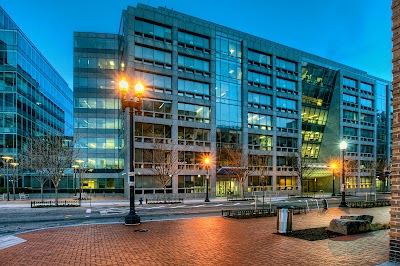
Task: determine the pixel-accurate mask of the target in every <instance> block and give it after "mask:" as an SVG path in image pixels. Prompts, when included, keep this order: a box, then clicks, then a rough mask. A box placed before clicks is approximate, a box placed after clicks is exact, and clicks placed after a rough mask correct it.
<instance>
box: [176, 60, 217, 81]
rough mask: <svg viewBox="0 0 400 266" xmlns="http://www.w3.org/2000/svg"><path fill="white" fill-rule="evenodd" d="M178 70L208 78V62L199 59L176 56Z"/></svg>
mask: <svg viewBox="0 0 400 266" xmlns="http://www.w3.org/2000/svg"><path fill="white" fill-rule="evenodd" d="M178 70H180V71H184V72H188V73H195V74H199V75H204V76H207V77H209V76H210V62H208V61H206V60H203V59H199V58H194V57H189V56H184V55H178Z"/></svg>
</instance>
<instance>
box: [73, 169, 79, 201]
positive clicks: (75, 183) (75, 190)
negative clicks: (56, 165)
mask: <svg viewBox="0 0 400 266" xmlns="http://www.w3.org/2000/svg"><path fill="white" fill-rule="evenodd" d="M72 167H73V168H74V182H73V183H74V196H76V171H77V170H76V168H78V167H79V165H76V164H74V165H73V166H72Z"/></svg>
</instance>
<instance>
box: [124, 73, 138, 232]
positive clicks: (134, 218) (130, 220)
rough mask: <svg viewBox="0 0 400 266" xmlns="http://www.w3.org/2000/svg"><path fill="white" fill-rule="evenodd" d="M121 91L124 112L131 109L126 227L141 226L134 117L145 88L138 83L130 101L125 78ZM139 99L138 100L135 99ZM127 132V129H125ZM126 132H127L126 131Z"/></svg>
mask: <svg viewBox="0 0 400 266" xmlns="http://www.w3.org/2000/svg"><path fill="white" fill-rule="evenodd" d="M119 89H120V91H121V93H122V98H121V102H122V111H123V112H125V109H126V108H129V124H130V131H129V133H130V134H129V143H130V147H129V158H130V162H129V165H130V167H129V174H128V176H129V213H128V215H127V216H125V225H134V224H139V223H140V217H139V215H137V214H136V211H135V158H134V156H135V147H134V145H135V138H134V134H135V124H134V115H135V109H136V110H139V109H140V105H141V101H142V95H143V92H144V86H143V84H142V83H140V82H138V83H137V84H136V85H135V95H134V96H135V97H131V98H130V99H129V100H128V99H127V97H126V96H127V93H128V89H129V83H128V81H127V80H126V79H125V78H122V80H121V81H120V82H119ZM135 98H137V99H135ZM125 130H126V128H125ZM125 132H126V131H125Z"/></svg>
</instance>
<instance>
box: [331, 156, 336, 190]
mask: <svg viewBox="0 0 400 266" xmlns="http://www.w3.org/2000/svg"><path fill="white" fill-rule="evenodd" d="M331 168H332V196H335V168H336V164H334V163H333V164H331Z"/></svg>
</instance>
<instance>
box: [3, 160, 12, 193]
mask: <svg viewBox="0 0 400 266" xmlns="http://www.w3.org/2000/svg"><path fill="white" fill-rule="evenodd" d="M1 158H2V159H3V160H4V161H5V162H6V186H7V201H10V184H9V180H8V164H9V162H10V161H11V160H12V159H13V157H10V156H2V157H1Z"/></svg>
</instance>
